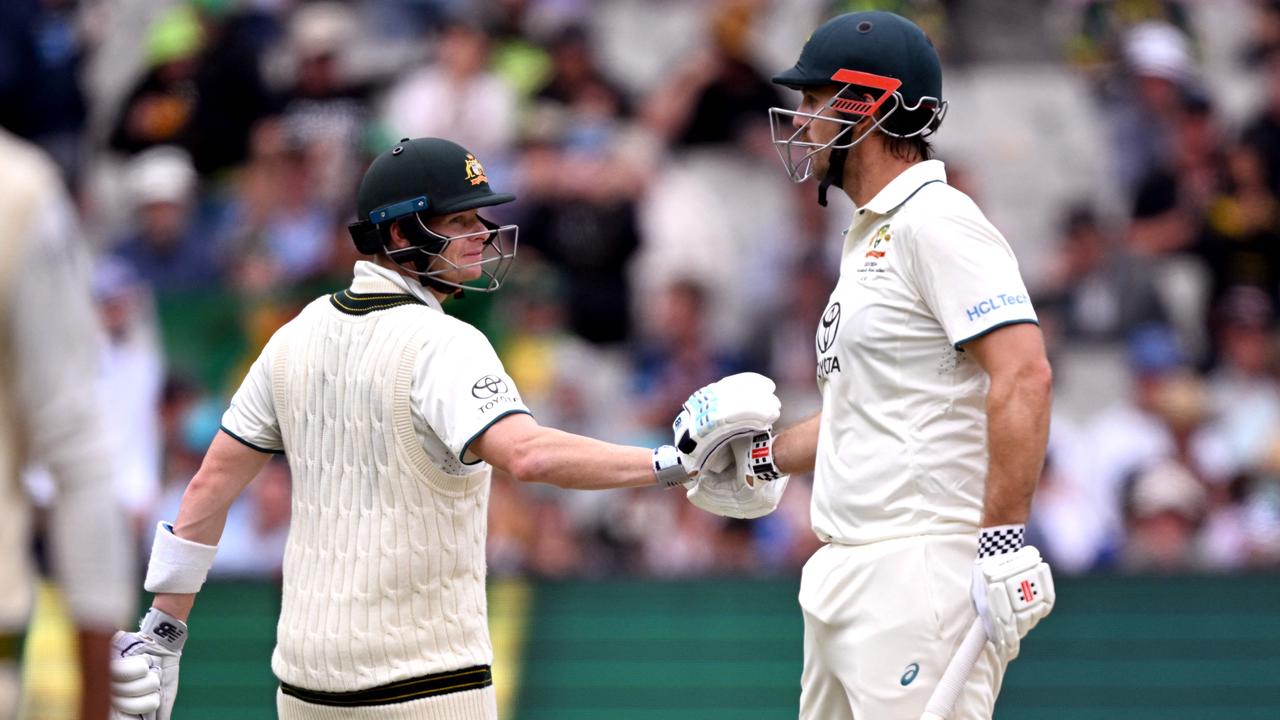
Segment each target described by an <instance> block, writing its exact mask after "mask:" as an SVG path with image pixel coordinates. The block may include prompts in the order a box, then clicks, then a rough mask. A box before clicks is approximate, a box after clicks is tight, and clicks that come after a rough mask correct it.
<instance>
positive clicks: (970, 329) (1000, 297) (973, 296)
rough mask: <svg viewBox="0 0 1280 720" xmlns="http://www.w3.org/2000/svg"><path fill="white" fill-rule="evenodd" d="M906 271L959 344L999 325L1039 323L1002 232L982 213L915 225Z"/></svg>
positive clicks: (947, 332)
mask: <svg viewBox="0 0 1280 720" xmlns="http://www.w3.org/2000/svg"><path fill="white" fill-rule="evenodd" d="M911 248H912V250H913V252H911V253H910V260H911V262H910V263H909V267H908V273H909V274H910V275H912V276H913V277H912V278H911V279H912V280H913V281H914V282H915V284H916V287H917V290H918V291H919V293H920V295H921V297H923V298H924V301H925V303H926V304H927V305H928V307H929V309H930V310H931V311H932V312H933V315H934V317H935V318H937V320H938V323H939V324H941V325H942V328H943V331H944V332H945V333H946V335H947V340H948V341H949V342H950V343H951V344H952V345H953V346H954V347H955V348H957V349H959V348H960V347H961V346H962V345H964V344H965V343H967V342H969V341H971V340H975V339H977V338H979V337H982V336H983V335H986V334H987V333H989V332H991V331H992V330H995V329H997V328H1001V327H1004V326H1005V325H1014V324H1017V323H1037V324H1038V320H1037V319H1036V312H1035V309H1034V308H1033V307H1032V306H1031V298H1030V297H1029V296H1028V294H1027V288H1026V285H1025V284H1024V283H1023V281H1022V275H1021V274H1020V273H1019V271H1018V261H1017V258H1015V257H1014V255H1013V250H1011V249H1010V248H1009V243H1008V242H1007V241H1005V239H1004V237H1003V236H1002V235H1000V232H999V231H998V230H996V229H995V228H994V227H992V225H991V224H990V223H989V222H986V220H985V218H982V217H981V216H980V215H979V216H978V217H975V218H965V217H959V218H957V217H931V218H927V219H923V220H922V221H918V225H917V227H915V228H913V232H912V242H911Z"/></svg>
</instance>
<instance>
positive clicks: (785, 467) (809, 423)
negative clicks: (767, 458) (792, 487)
mask: <svg viewBox="0 0 1280 720" xmlns="http://www.w3.org/2000/svg"><path fill="white" fill-rule="evenodd" d="M821 422H822V413H816V414H815V415H814V416H813V417H811V418H809V419H808V420H805V421H803V422H801V423H799V424H798V425H793V426H791V427H789V428H787V429H786V430H783V431H782V432H781V433H779V434H778V436H777V437H776V438H775V439H774V441H773V460H774V464H776V465H777V466H778V469H779V470H781V471H782V472H784V473H787V474H788V475H790V474H793V473H806V472H813V465H814V463H815V462H817V457H818V427H819V425H820V424H821Z"/></svg>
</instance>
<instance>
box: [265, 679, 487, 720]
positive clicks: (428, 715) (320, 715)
mask: <svg viewBox="0 0 1280 720" xmlns="http://www.w3.org/2000/svg"><path fill="white" fill-rule="evenodd" d="M276 713H277V714H278V715H279V717H280V720H497V718H498V699H497V695H495V694H494V691H493V687H492V686H490V687H485V688H477V689H475V690H464V691H462V692H455V693H449V694H448V695H437V696H435V697H426V698H422V699H420V700H410V701H409V702H403V703H393V704H391V705H362V706H360V707H333V706H331V705H316V704H314V703H309V702H305V701H302V700H299V699H298V698H295V697H292V696H289V695H285V694H284V693H283V692H282V691H280V690H276Z"/></svg>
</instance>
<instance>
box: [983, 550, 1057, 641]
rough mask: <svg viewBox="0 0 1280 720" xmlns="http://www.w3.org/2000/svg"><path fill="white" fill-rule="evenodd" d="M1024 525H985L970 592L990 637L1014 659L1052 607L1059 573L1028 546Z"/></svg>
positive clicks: (1037, 551) (1038, 552) (1036, 551)
mask: <svg viewBox="0 0 1280 720" xmlns="http://www.w3.org/2000/svg"><path fill="white" fill-rule="evenodd" d="M1022 534H1023V527H1022V526H1021V525H1004V526H1001V527H998V528H983V530H982V535H981V536H980V539H979V550H978V552H979V556H978V559H977V561H975V562H974V564H973V584H972V585H971V587H970V595H971V596H972V598H973V605H974V608H975V609H976V610H977V612H978V617H979V618H980V619H981V620H982V628H983V630H985V631H986V633H987V638H988V639H989V640H991V642H992V644H993V645H995V647H996V650H997V651H998V652H999V653H1000V654H1001V656H1002V657H1004V658H1006V659H1007V660H1012V659H1014V658H1016V657H1017V656H1018V653H1019V652H1020V651H1021V649H1022V648H1021V644H1022V638H1023V637H1025V636H1026V634H1027V633H1028V632H1030V631H1031V628H1033V627H1035V626H1036V624H1037V623H1039V622H1040V621H1041V620H1042V619H1044V618H1045V617H1046V616H1047V615H1048V614H1049V613H1050V612H1051V611H1052V610H1053V603H1054V600H1055V599H1056V596H1055V594H1054V588H1053V574H1052V572H1050V569H1049V565H1048V564H1047V563H1045V562H1044V561H1043V560H1042V559H1041V558H1040V551H1039V550H1037V549H1036V548H1034V547H1032V546H1030V545H1025V546H1024V545H1023V544H1022Z"/></svg>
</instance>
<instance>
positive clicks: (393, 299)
mask: <svg viewBox="0 0 1280 720" xmlns="http://www.w3.org/2000/svg"><path fill="white" fill-rule="evenodd" d="M329 302H330V303H332V304H333V306H334V307H335V308H337V309H338V312H342V313H346V314H347V315H368V314H369V313H371V312H377V311H378V310H389V309H391V308H395V307H400V306H401V305H426V303H424V302H422V301H421V300H419V299H418V298H416V297H414V296H412V295H406V294H404V293H353V292H351V291H350V290H343V291H342V292H336V293H334V294H332V295H330V296H329Z"/></svg>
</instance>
